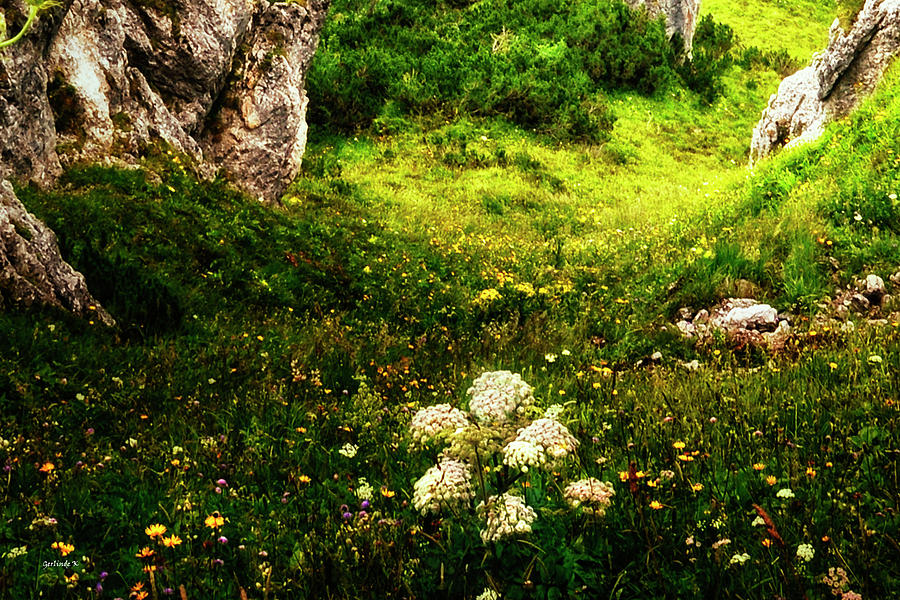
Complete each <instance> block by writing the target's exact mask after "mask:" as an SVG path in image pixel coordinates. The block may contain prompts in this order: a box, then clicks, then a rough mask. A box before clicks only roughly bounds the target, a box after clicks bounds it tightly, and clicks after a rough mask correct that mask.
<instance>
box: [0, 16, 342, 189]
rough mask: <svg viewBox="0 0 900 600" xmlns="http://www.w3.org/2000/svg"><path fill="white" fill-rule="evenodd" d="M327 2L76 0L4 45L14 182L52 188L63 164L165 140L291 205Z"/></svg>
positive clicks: (6, 125) (1, 92)
mask: <svg viewBox="0 0 900 600" xmlns="http://www.w3.org/2000/svg"><path fill="white" fill-rule="evenodd" d="M13 3H14V4H15V3H18V4H19V5H21V6H22V7H24V2H23V0H13ZM327 4H328V3H327V0H311V1H310V2H307V3H305V4H304V3H297V2H290V3H288V2H283V3H270V2H269V1H268V0H171V1H168V2H146V1H141V0H63V1H62V2H60V6H58V7H57V8H55V9H54V10H53V11H52V12H50V13H47V14H46V15H44V16H42V17H41V18H40V20H39V21H38V27H36V28H35V29H34V30H33V31H31V32H30V33H29V34H28V35H27V36H26V37H25V38H24V39H23V40H22V41H21V42H19V43H17V44H14V45H13V46H10V47H9V48H7V49H5V50H4V51H2V52H0V177H2V176H6V177H15V178H17V179H19V180H32V181H35V182H37V183H39V184H41V185H48V184H51V183H52V182H53V181H54V179H55V177H56V176H57V175H58V174H59V172H60V161H62V164H69V163H72V162H75V161H82V160H94V161H95V160H102V161H114V162H115V161H123V162H126V163H134V162H136V161H137V159H138V158H140V157H141V156H142V155H143V154H144V153H145V152H146V150H147V149H148V147H154V146H155V147H164V148H172V149H174V150H176V151H179V152H184V153H186V154H188V155H190V156H192V157H193V158H194V160H195V162H196V164H198V165H199V170H200V172H201V173H203V174H211V173H213V172H215V171H216V170H218V169H220V168H224V170H225V171H226V172H227V173H228V174H229V175H230V176H231V177H232V181H233V183H234V184H235V185H236V186H238V187H240V188H243V189H244V190H245V191H247V192H249V193H250V194H252V195H253V196H255V197H260V198H263V199H265V200H269V201H274V200H277V199H278V197H279V196H280V194H281V193H282V192H283V191H284V189H285V187H286V186H287V183H288V182H289V181H290V179H292V178H293V177H294V176H295V175H296V173H297V171H298V170H299V167H300V158H301V156H302V154H303V150H304V147H305V143H306V93H305V90H304V89H303V86H304V83H305V78H306V71H307V70H308V68H309V64H310V61H311V58H312V55H313V53H314V52H315V48H316V45H317V42H318V34H319V30H320V28H321V26H322V24H323V21H324V16H325V13H326V11H327ZM20 8H21V7H20Z"/></svg>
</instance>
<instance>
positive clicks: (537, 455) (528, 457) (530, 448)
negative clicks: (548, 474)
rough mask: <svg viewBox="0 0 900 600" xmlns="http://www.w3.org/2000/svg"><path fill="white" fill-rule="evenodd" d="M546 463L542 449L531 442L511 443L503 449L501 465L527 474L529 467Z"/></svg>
mask: <svg viewBox="0 0 900 600" xmlns="http://www.w3.org/2000/svg"><path fill="white" fill-rule="evenodd" d="M545 462H547V456H546V455H545V454H544V449H543V448H542V447H540V446H538V445H537V444H534V443H532V442H520V441H513V442H510V443H508V444H507V445H506V447H505V448H503V464H505V465H508V466H509V467H510V468H512V469H515V470H517V471H522V472H523V473H527V472H528V469H529V467H540V466H541V465H543V464H544V463H545Z"/></svg>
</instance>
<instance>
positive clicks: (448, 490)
mask: <svg viewBox="0 0 900 600" xmlns="http://www.w3.org/2000/svg"><path fill="white" fill-rule="evenodd" d="M474 497H475V495H474V493H473V492H472V484H471V482H470V472H469V465H467V464H466V463H464V462H460V461H458V460H454V459H452V458H444V459H443V460H442V461H441V462H440V463H438V464H437V465H435V466H433V467H431V468H430V469H428V470H427V471H426V472H425V474H424V475H422V477H421V478H419V480H418V481H417V482H416V483H415V486H414V492H413V506H415V508H416V510H418V511H420V512H421V513H422V514H423V515H424V514H427V513H428V512H434V513H437V512H440V511H441V509H442V508H445V507H451V506H456V505H459V504H465V503H468V502H470V501H471V500H472V499H473V498H474Z"/></svg>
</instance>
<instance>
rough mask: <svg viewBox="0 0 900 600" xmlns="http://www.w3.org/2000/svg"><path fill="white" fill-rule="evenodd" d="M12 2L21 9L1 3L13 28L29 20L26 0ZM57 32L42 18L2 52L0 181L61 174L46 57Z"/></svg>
mask: <svg viewBox="0 0 900 600" xmlns="http://www.w3.org/2000/svg"><path fill="white" fill-rule="evenodd" d="M12 4H13V5H17V8H18V9H19V10H18V11H13V10H10V8H9V7H8V6H7V5H6V4H4V6H3V10H4V11H5V13H6V20H7V23H8V24H9V29H10V30H11V31H12V30H18V28H19V27H20V26H21V25H22V24H23V23H24V20H25V3H24V2H23V1H22V0H16V1H14V2H13V3H12ZM14 7H16V6H14ZM13 23H15V25H13ZM54 30H55V22H54V21H53V20H52V19H50V18H45V17H42V18H41V19H39V20H38V22H37V24H36V25H35V26H34V27H33V28H32V31H31V32H30V33H29V34H28V35H26V36H25V37H24V38H23V39H22V40H20V41H19V42H17V43H16V44H14V45H12V46H9V47H7V48H5V49H3V50H0V179H2V178H3V177H8V176H18V177H23V178H27V179H30V180H32V181H35V182H37V183H38V184H40V185H49V184H50V183H52V182H53V181H54V180H55V179H56V177H57V176H58V175H59V174H60V172H61V169H60V165H59V159H58V158H57V155H56V128H55V127H54V123H53V112H52V110H51V109H50V102H49V100H48V98H47V70H46V67H45V65H44V59H43V57H44V55H45V53H46V50H47V41H48V39H49V38H50V36H51V35H52V33H53V31H54Z"/></svg>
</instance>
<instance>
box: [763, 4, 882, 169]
mask: <svg viewBox="0 0 900 600" xmlns="http://www.w3.org/2000/svg"><path fill="white" fill-rule="evenodd" d="M898 51H900V0H866V3H865V5H864V6H863V8H862V10H860V12H859V14H858V15H857V17H856V20H855V21H854V23H853V26H852V27H851V29H850V31H849V32H846V33H845V32H844V31H843V30H842V29H841V26H840V22H839V20H838V19H835V21H834V23H833V24H832V25H831V32H830V35H829V42H828V47H827V48H826V49H825V51H824V52H821V53H819V54H817V55H815V56H814V58H813V60H812V64H810V65H809V66H808V67H806V68H805V69H802V70H800V71H798V72H797V73H794V74H793V75H791V76H790V77H788V78H786V79H785V80H784V81H782V82H781V85H780V86H779V87H778V93H777V94H775V95H773V96H772V97H771V98H770V99H769V105H768V107H767V108H766V109H765V111H763V114H762V118H761V119H760V120H759V123H757V125H756V128H755V129H754V131H753V139H752V142H751V145H750V163H751V164H753V163H755V162H757V161H759V160H760V159H762V158H764V157H765V156H767V155H768V154H770V153H771V152H773V151H774V150H776V149H778V148H780V147H782V146H784V147H791V146H795V145H798V144H801V143H805V142H809V141H812V140H815V139H817V138H818V137H819V136H820V135H821V134H822V132H823V131H824V130H825V125H826V124H828V123H829V122H830V121H832V120H834V119H838V118H841V117H843V116H846V115H847V114H849V113H850V112H851V111H852V110H853V109H854V108H856V106H857V105H858V104H859V102H860V101H861V100H862V99H863V98H865V97H866V96H868V95H869V94H870V93H871V92H872V90H873V89H874V88H875V85H876V84H877V83H878V81H880V79H881V76H882V74H883V73H884V71H885V70H886V69H887V67H888V65H889V64H890V63H891V60H892V59H893V57H894V55H895V54H896V53H897V52H898Z"/></svg>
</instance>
